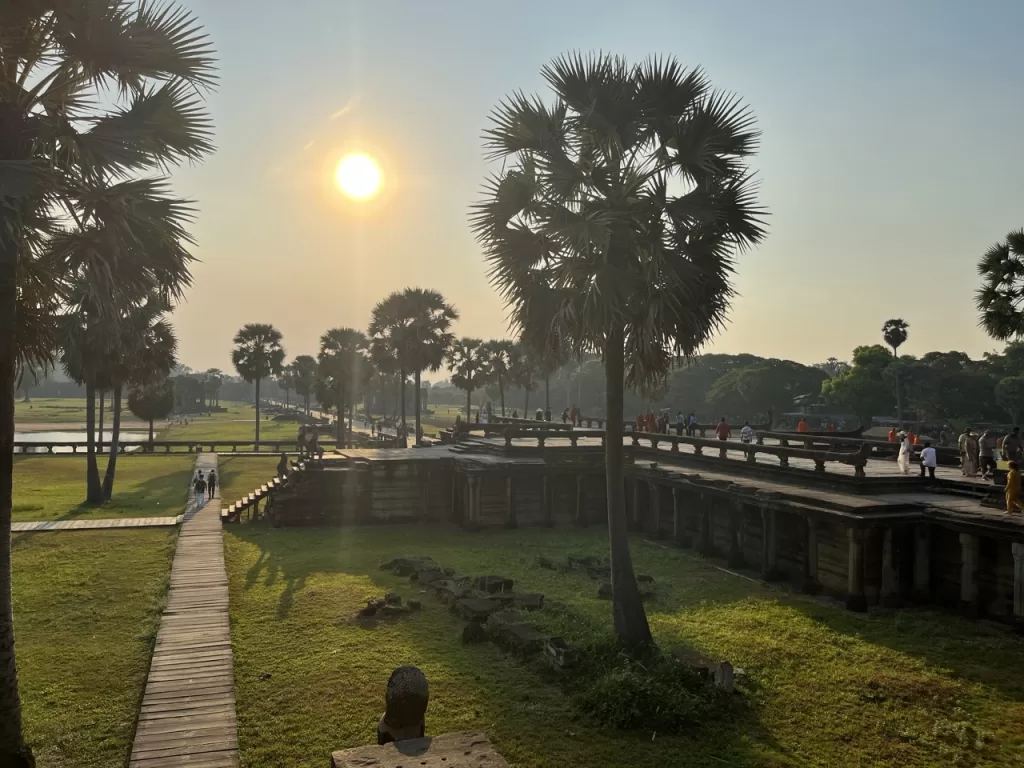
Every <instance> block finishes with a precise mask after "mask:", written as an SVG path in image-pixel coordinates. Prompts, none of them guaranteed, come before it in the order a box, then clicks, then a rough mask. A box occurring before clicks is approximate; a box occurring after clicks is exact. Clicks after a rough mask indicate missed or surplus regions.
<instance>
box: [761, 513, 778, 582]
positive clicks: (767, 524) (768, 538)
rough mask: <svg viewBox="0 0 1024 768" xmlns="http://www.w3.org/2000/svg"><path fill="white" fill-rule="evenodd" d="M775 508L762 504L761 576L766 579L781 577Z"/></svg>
mask: <svg viewBox="0 0 1024 768" xmlns="http://www.w3.org/2000/svg"><path fill="white" fill-rule="evenodd" d="M776 515H777V513H776V511H775V509H774V508H772V507H770V506H768V505H767V504H764V505H762V506H761V577H762V578H763V579H764V580H765V581H773V580H774V579H777V578H779V554H778V552H779V547H778V525H777V523H778V521H777V519H776Z"/></svg>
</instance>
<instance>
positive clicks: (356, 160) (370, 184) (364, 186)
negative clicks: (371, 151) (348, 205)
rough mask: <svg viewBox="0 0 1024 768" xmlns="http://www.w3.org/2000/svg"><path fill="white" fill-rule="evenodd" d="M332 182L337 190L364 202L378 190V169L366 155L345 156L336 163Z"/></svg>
mask: <svg viewBox="0 0 1024 768" xmlns="http://www.w3.org/2000/svg"><path fill="white" fill-rule="evenodd" d="M334 180H335V182H337V184H338V189H340V190H341V191H342V192H344V193H345V194H346V195H348V196H349V197H351V198H354V199H356V200H366V199H367V198H370V197H373V195H374V194H375V193H376V192H377V190H378V189H380V167H379V166H378V165H377V162H376V161H375V160H374V159H373V158H372V157H370V156H369V155H367V154H363V153H361V152H360V153H357V154H351V155H345V156H344V157H343V158H341V162H339V163H338V170H337V171H335V174H334Z"/></svg>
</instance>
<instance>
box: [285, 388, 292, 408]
mask: <svg viewBox="0 0 1024 768" xmlns="http://www.w3.org/2000/svg"><path fill="white" fill-rule="evenodd" d="M288 392H289V391H288V390H287V389H286V390H285V391H284V409H285V410H286V411H287V410H288V409H289V408H290V407H291V402H290V401H289V400H288Z"/></svg>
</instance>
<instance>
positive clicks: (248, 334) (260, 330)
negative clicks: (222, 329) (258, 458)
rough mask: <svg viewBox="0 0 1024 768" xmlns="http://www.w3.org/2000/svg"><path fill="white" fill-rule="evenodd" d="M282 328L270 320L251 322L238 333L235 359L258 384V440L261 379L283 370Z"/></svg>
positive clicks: (241, 372)
mask: <svg viewBox="0 0 1024 768" xmlns="http://www.w3.org/2000/svg"><path fill="white" fill-rule="evenodd" d="M281 339H282V336H281V332H280V331H279V330H277V328H275V327H274V326H272V325H269V324H267V323H248V324H247V325H244V326H242V328H241V329H240V330H239V331H238V333H236V334H235V342H234V343H235V348H234V350H232V352H231V362H232V363H233V364H234V366H235V370H236V371H238V375H239V376H241V377H242V378H243V379H245V380H246V381H248V382H249V383H255V384H256V443H257V444H259V442H260V381H262V380H263V379H265V378H267V377H268V376H276V375H277V374H279V373H280V372H281V365H282V364H283V363H284V349H283V348H282V347H281Z"/></svg>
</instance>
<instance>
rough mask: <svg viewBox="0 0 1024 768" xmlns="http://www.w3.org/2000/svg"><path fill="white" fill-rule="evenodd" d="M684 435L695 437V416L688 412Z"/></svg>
mask: <svg viewBox="0 0 1024 768" xmlns="http://www.w3.org/2000/svg"><path fill="white" fill-rule="evenodd" d="M686 430H687V431H686V434H688V435H689V436H690V437H695V436H696V434H697V414H696V413H694V412H693V411H690V420H689V421H688V422H687V423H686Z"/></svg>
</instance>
